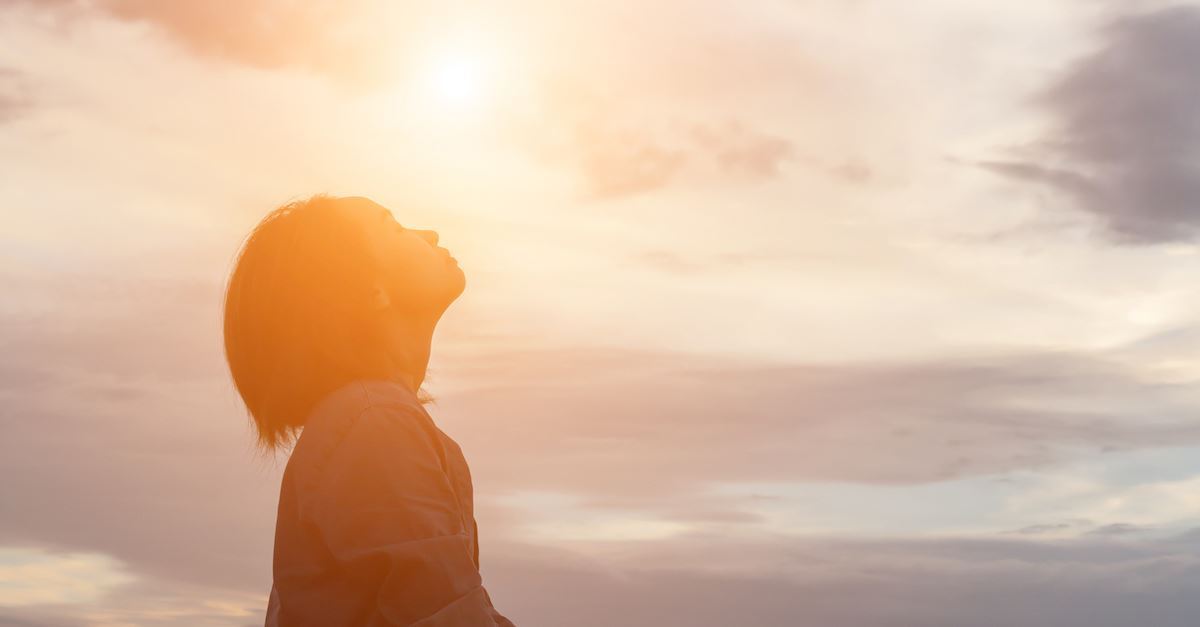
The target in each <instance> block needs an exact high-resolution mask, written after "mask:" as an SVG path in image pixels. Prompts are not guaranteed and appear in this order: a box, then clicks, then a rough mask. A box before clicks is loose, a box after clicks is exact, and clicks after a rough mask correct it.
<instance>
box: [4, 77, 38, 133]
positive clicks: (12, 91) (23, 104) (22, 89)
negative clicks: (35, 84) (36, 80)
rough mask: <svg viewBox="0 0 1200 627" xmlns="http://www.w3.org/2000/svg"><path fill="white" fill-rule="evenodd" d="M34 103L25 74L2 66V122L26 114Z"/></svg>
mask: <svg viewBox="0 0 1200 627" xmlns="http://www.w3.org/2000/svg"><path fill="white" fill-rule="evenodd" d="M32 104H33V103H32V98H31V96H30V94H29V88H28V85H27V84H26V81H25V75H24V74H22V73H21V72H18V71H17V70H13V69H11V68H6V67H3V66H0V124H4V123H6V122H11V121H13V120H15V119H17V118H19V117H20V116H22V115H24V114H25V113H26V112H27V111H28V110H29V109H30V108H31V106H32Z"/></svg>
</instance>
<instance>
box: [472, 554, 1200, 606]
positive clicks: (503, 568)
mask: <svg viewBox="0 0 1200 627" xmlns="http://www.w3.org/2000/svg"><path fill="white" fill-rule="evenodd" d="M497 550H498V551H500V555H498V556H497V557H496V558H495V559H493V561H492V563H491V565H492V568H491V569H490V570H489V572H488V575H487V576H488V581H489V586H490V588H491V590H492V596H493V598H495V599H496V601H497V604H498V606H499V607H501V609H502V610H503V611H504V612H505V613H506V614H508V615H509V616H511V617H512V618H513V619H514V620H515V621H516V622H517V623H518V624H526V623H527V624H545V625H565V624H572V625H580V626H581V627H591V626H596V627H598V626H600V625H612V624H621V625H629V626H631V627H651V626H653V627H662V626H667V625H671V626H674V625H691V626H694V627H718V626H722V627H723V626H727V625H756V626H759V627H776V626H778V627H784V626H792V625H797V624H804V625H836V626H838V627H892V626H894V625H922V626H923V627H1012V626H1013V625H1054V626H1055V627H1085V626H1086V627H1127V626H1128V625H1134V624H1152V625H1155V626H1156V627H1184V626H1185V625H1191V624H1192V623H1193V622H1194V620H1195V615H1196V612H1197V611H1200V601H1198V600H1197V598H1196V594H1197V592H1200V560H1198V558H1197V555H1196V554H1195V553H1194V552H1192V551H1191V550H1190V549H1189V548H1187V547H1182V546H1173V545H1172V544H1170V543H1154V542H1142V543H1136V544H1131V543H1121V544H1114V543H1107V542H1092V541H1080V540H1072V541H1061V542H1045V541H1027V540H949V539H932V540H886V539H876V540H837V539H819V538H815V539H814V538H807V539H799V538H786V539H785V538H775V539H771V540H767V541H762V542H738V541H735V540H731V539H729V538H716V537H698V538H694V539H690V540H688V539H685V540H676V541H664V542H659V543H655V544H654V545H653V547H646V551H645V553H644V554H640V555H639V562H638V564H637V565H628V564H625V565H620V566H614V565H612V564H609V563H605V562H603V561H598V560H596V559H589V558H584V557H582V556H581V555H577V554H572V553H567V552H555V551H546V550H541V551H539V550H536V549H531V548H522V547H500V548H498V549H497ZM651 565H652V566H651ZM864 599H865V600H867V601H866V602H864Z"/></svg>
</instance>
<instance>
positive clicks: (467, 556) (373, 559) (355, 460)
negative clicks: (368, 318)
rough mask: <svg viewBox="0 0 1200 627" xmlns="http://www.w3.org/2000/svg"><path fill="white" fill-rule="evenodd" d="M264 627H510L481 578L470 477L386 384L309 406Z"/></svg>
mask: <svg viewBox="0 0 1200 627" xmlns="http://www.w3.org/2000/svg"><path fill="white" fill-rule="evenodd" d="M272 574H273V582H272V586H271V595H270V599H269V601H268V606H267V616H266V627H309V626H312V627H316V626H321V627H343V626H345V627H351V626H353V627H382V626H384V625H389V626H391V625H406V626H410V627H513V624H512V622H510V621H509V620H508V619H507V618H505V617H504V616H502V615H501V614H500V613H499V612H497V611H496V609H495V608H494V607H493V606H492V601H491V599H490V598H489V596H488V593H487V591H486V590H485V589H484V587H483V583H482V580H481V578H480V575H479V536H478V532H477V530H476V524H475V516H474V503H473V495H472V486H471V474H470V470H469V469H468V467H467V461H466V458H464V457H463V453H462V450H461V449H460V448H459V446H458V444H457V443H455V442H454V440H452V439H450V437H449V436H447V435H446V434H445V433H443V432H442V431H441V429H439V428H438V427H437V426H436V425H435V424H434V422H433V419H432V418H431V417H430V416H429V414H428V413H427V412H426V411H425V409H424V408H423V407H422V406H421V404H420V402H419V401H418V400H417V398H416V396H415V395H414V394H413V393H412V392H411V391H410V390H409V389H408V388H407V387H405V386H403V385H401V384H399V383H396V382H391V381H382V380H364V381H355V382H352V383H349V384H347V385H345V386H343V387H341V388H339V389H337V390H335V391H334V392H332V393H331V394H329V395H327V396H326V397H325V398H323V399H322V400H321V401H320V402H318V403H317V404H316V406H314V408H313V409H312V410H311V412H310V413H309V416H308V417H307V420H306V422H305V426H304V429H303V430H302V431H301V434H300V437H299V438H298V439H297V441H296V445H295V447H294V448H293V449H292V454H291V457H290V458H289V459H288V462H287V466H286V467H285V469H284V472H283V480H282V483H281V485H280V492H279V509H278V513H277V517H276V524H275V551H274V559H273V562H272Z"/></svg>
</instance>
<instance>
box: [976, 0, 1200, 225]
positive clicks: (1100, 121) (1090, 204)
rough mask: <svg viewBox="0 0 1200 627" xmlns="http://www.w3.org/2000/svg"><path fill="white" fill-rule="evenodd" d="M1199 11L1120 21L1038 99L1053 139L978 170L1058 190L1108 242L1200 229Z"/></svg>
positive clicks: (1169, 11)
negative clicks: (1196, 63) (1089, 217)
mask: <svg viewBox="0 0 1200 627" xmlns="http://www.w3.org/2000/svg"><path fill="white" fill-rule="evenodd" d="M1197 57H1200V8H1197V7H1195V6H1177V7H1173V8H1166V9H1159V10H1155V11H1152V12H1147V13H1141V14H1137V15H1131V16H1126V17H1121V18H1118V19H1115V20H1113V21H1112V22H1110V23H1109V24H1108V25H1107V26H1106V27H1104V28H1103V30H1101V31H1100V41H1099V44H1098V49H1097V50H1096V51H1094V52H1092V53H1090V54H1088V55H1086V56H1084V57H1083V58H1081V59H1079V60H1078V61H1076V62H1075V63H1073V64H1072V65H1071V66H1070V67H1069V68H1068V69H1067V70H1066V71H1065V72H1064V73H1063V75H1061V76H1060V77H1058V78H1057V79H1056V80H1055V81H1054V82H1052V83H1051V84H1050V85H1049V86H1048V87H1047V88H1046V89H1045V90H1044V91H1043V92H1042V93H1041V94H1040V95H1039V97H1038V100H1037V102H1038V103H1039V104H1040V105H1041V106H1043V107H1044V108H1045V109H1046V110H1047V111H1048V112H1049V114H1050V115H1051V116H1052V119H1053V121H1054V126H1053V130H1052V132H1051V133H1050V134H1049V135H1048V136H1046V137H1044V138H1043V139H1042V140H1041V141H1039V142H1038V143H1036V144H1034V145H1032V146H1028V147H1026V148H1025V149H1024V150H1023V152H1022V154H1021V156H1020V157H1019V158H1016V159H1000V160H991V161H985V162H983V163H981V165H982V166H983V167H985V168H988V169H990V170H992V171H994V172H997V173H999V174H1002V175H1004V176H1008V177H1012V178H1016V179H1020V180H1025V181H1030V182H1034V183H1038V184H1042V185H1046V186H1049V187H1051V188H1053V189H1057V190H1059V191H1060V192H1062V193H1063V195H1064V196H1065V197H1066V198H1068V199H1070V200H1071V201H1072V202H1073V204H1074V205H1075V206H1076V207H1077V208H1078V209H1080V210H1082V211H1084V212H1087V213H1090V214H1092V216H1093V217H1095V218H1096V219H1097V221H1098V223H1099V224H1100V226H1101V227H1102V228H1103V229H1104V232H1105V233H1106V234H1107V235H1108V236H1109V238H1111V239H1112V240H1114V241H1116V242H1120V243H1125V244H1153V243H1160V242H1170V241H1179V240H1188V239H1193V238H1195V237H1196V235H1197V232H1198V230H1200V118H1197V116H1196V115H1195V112H1196V111H1197V110H1198V109H1200V75H1197V74H1196V72H1195V67H1194V63H1193V61H1194V59H1196V58H1197Z"/></svg>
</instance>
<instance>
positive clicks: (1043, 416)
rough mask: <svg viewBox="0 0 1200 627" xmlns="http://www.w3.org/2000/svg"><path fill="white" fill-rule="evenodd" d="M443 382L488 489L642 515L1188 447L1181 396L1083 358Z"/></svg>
mask: <svg viewBox="0 0 1200 627" xmlns="http://www.w3.org/2000/svg"><path fill="white" fill-rule="evenodd" d="M449 368H454V369H444V370H442V371H440V374H439V376H440V377H442V378H443V379H452V380H454V381H456V382H457V383H458V384H459V385H462V384H468V385H471V384H470V382H478V383H477V384H474V385H475V386H477V387H474V388H473V389H459V390H457V391H452V392H448V393H444V394H442V396H441V398H440V400H439V402H438V405H437V407H436V412H437V415H439V416H440V417H441V419H442V420H443V421H445V422H446V423H447V428H448V429H450V430H451V432H452V433H453V434H455V435H456V436H458V437H460V439H461V442H462V443H463V446H464V448H465V449H466V450H467V451H468V453H469V454H470V455H471V458H472V462H473V463H474V464H476V465H478V466H479V467H480V468H481V472H480V476H481V479H480V481H481V482H483V483H484V484H486V486H487V488H488V489H493V490H502V489H546V490H557V491H563V492H567V493H572V494H581V495H589V496H590V497H591V498H593V499H595V500H596V501H598V502H605V503H613V504H619V503H624V504H625V505H627V506H629V505H632V506H637V507H653V504H654V503H656V502H661V501H662V499H663V498H664V497H665V496H668V495H669V496H670V497H671V498H672V499H683V498H685V497H687V495H688V494H689V493H690V492H691V491H695V490H699V489H700V488H703V487H704V486H706V485H708V484H709V483H711V482H737V481H784V482H787V481H851V482H861V483H869V484H881V485H888V484H892V485H897V484H915V483H923V482H930V481H939V480H945V479H953V478H961V477H969V476H979V475H985V474H990V473H998V472H1005V471H1010V470H1015V469H1036V468H1045V467H1048V466H1050V465H1052V464H1054V463H1056V462H1059V461H1062V460H1065V459H1069V458H1070V457H1071V456H1072V455H1075V454H1078V453H1080V452H1084V451H1086V452H1089V453H1096V452H1099V451H1100V450H1102V449H1103V448H1104V447H1106V446H1115V447H1120V448H1122V449H1130V448H1138V447H1153V446H1165V445H1171V444H1179V443H1187V442H1197V441H1200V424H1198V423H1196V421H1195V420H1194V415H1195V406H1196V402H1197V401H1198V400H1200V399H1198V398H1197V397H1196V394H1194V393H1193V391H1191V390H1190V388H1189V387H1188V386H1184V385H1167V384H1161V383H1158V382H1148V381H1142V380H1141V379H1140V378H1139V377H1138V376H1137V375H1136V374H1135V373H1133V372H1130V371H1129V370H1127V369H1126V368H1125V367H1123V366H1121V365H1119V364H1118V363H1116V362H1110V361H1109V360H1107V359H1106V358H1104V357H1102V356H1094V355H1082V354H1025V355H1009V356H1000V357H979V358H965V357H964V358H960V359H947V360H934V361H928V362H915V363H896V364H888V365H870V364H857V365H826V364H793V365H763V364H755V363H745V362H743V363H738V362H736V361H732V362H731V361H729V360H716V359H713V358H706V357H703V356H688V355H683V354H671V353H654V352H649V351H636V350H628V351H622V350H562V351H554V352H528V353H521V352H510V353H504V354H496V355H491V356H488V355H477V356H474V357H473V358H472V361H471V363H470V368H469V369H466V368H463V366H462V365H459V366H457V367H455V366H454V365H449ZM548 466H553V467H555V468H556V469H558V470H556V472H554V473H546V472H545V468H546V467H548Z"/></svg>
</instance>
